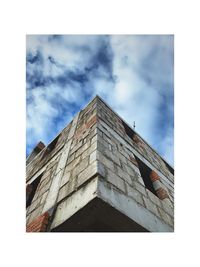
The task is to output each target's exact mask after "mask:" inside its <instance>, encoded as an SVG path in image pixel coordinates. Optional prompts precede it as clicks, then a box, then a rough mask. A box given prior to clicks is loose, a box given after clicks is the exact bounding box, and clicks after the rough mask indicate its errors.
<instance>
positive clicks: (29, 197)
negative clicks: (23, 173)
mask: <svg viewBox="0 0 200 267" xmlns="http://www.w3.org/2000/svg"><path fill="white" fill-rule="evenodd" d="M41 178H42V174H41V175H40V176H38V178H36V179H35V180H34V181H33V182H32V183H31V192H30V193H29V194H28V195H27V200H26V208H28V207H29V206H30V205H31V202H32V200H33V198H34V195H35V192H36V190H37V187H38V185H39V183H40V180H41Z"/></svg>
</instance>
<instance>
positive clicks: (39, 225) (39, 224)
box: [26, 212, 49, 232]
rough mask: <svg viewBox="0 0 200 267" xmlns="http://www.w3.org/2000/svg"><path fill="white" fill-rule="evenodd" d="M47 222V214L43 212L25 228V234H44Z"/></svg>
mask: <svg viewBox="0 0 200 267" xmlns="http://www.w3.org/2000/svg"><path fill="white" fill-rule="evenodd" d="M48 221H49V214H48V212H45V213H44V214H42V215H40V216H38V217H37V218H36V219H34V220H33V221H32V222H31V223H30V224H28V225H27V226H26V232H46V230H47V226H48Z"/></svg>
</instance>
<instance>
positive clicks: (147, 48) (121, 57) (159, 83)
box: [27, 35, 173, 162]
mask: <svg viewBox="0 0 200 267" xmlns="http://www.w3.org/2000/svg"><path fill="white" fill-rule="evenodd" d="M49 38H50V37H49V36H27V52H31V53H32V54H33V55H34V54H35V55H36V52H37V50H39V51H40V53H41V54H42V57H43V63H42V64H41V65H39V66H37V69H38V71H39V72H40V73H42V75H43V76H44V77H46V76H50V77H52V78H56V77H57V76H59V75H63V74H65V71H73V72H76V71H77V69H79V71H80V70H81V71H83V72H84V70H85V67H88V66H89V67H91V66H92V64H94V62H93V60H94V56H95V55H96V54H97V52H98V50H99V48H100V47H101V45H102V42H103V41H104V42H105V40H107V37H105V36H98V35H94V36H87V35H83V36H82V35H81V36H73V35H68V36H62V38H61V39H59V38H57V39H54V40H53V41H49ZM107 45H109V44H108V43H107ZM110 48H111V50H112V53H113V60H112V59H110V60H112V68H113V73H112V76H113V77H115V82H114V81H113V80H112V79H110V73H108V70H107V69H106V68H105V67H104V66H103V65H102V64H99V65H98V69H96V72H95V73H94V72H88V73H87V78H88V81H87V82H86V84H85V87H84V89H83V87H82V85H81V83H78V82H75V81H74V82H71V83H69V84H67V83H66V84H65V85H62V86H60V85H59V84H55V83H53V84H51V83H50V84H49V85H48V86H45V85H44V86H42V85H41V86H40V87H37V88H34V89H33V90H31V91H28V92H27V96H28V98H29V99H32V100H31V102H30V104H28V107H27V116H28V120H27V132H28V133H29V136H30V135H32V137H33V138H29V141H28V142H29V143H30V144H31V142H32V140H35V139H37V138H39V139H42V140H48V135H49V133H48V130H47V129H49V128H52V127H53V126H54V127H55V125H54V124H53V120H54V119H55V118H57V117H59V122H58V125H57V128H59V129H61V128H63V127H64V126H65V125H66V123H67V120H68V118H70V119H71V118H72V117H73V113H72V112H71V111H70V110H67V109H66V114H67V117H66V118H65V119H66V121H65V120H64V119H63V118H61V117H60V115H59V111H60V110H59V109H62V108H63V107H62V103H66V104H65V105H66V106H67V105H68V104H77V103H80V105H81V103H82V105H83V106H84V105H85V104H86V103H85V102H84V101H85V99H84V95H85V94H86V93H87V94H88V95H90V96H95V95H96V94H98V95H100V96H101V97H102V98H104V99H105V100H106V101H107V102H108V104H109V105H110V106H111V107H112V108H113V109H114V110H115V111H117V112H118V113H119V115H120V116H122V117H123V118H124V119H125V120H126V121H127V122H128V123H129V124H131V125H132V124H133V121H136V131H137V132H138V133H139V134H141V135H142V136H143V137H144V138H145V139H146V140H147V141H148V142H149V143H150V144H155V142H156V141H155V140H157V137H158V135H157V133H155V128H156V127H160V126H159V124H158V122H159V120H160V117H161V116H162V113H161V112H162V110H161V111H160V105H161V102H162V101H163V99H162V97H163V95H164V96H165V97H168V96H169V95H173V56H172V55H173V38H172V37H169V36H131V35H115V36H110ZM49 57H52V58H53V59H52V60H53V61H55V64H52V62H51V61H50V60H49ZM27 68H28V72H29V74H30V75H32V76H33V77H34V70H35V66H34V64H30V63H28V66H27ZM66 75H67V74H66ZM170 90H171V91H170ZM58 99H60V100H61V102H62V103H61V104H60V108H59V107H57V108H55V105H54V104H55V102H56V101H57V100H58ZM166 106H167V111H165V112H168V113H171V114H172V113H173V109H172V108H171V107H172V106H173V103H169V105H166ZM62 116H65V115H63V114H62ZM172 117H173V116H172ZM68 122H69V120H68ZM62 123H63V127H62ZM171 129H172V128H171V127H169V129H167V131H166V133H165V135H164V136H163V138H161V137H160V136H159V138H158V140H159V142H160V150H159V151H162V152H163V151H164V150H165V151H164V152H163V155H165V156H166V158H167V159H168V160H169V161H170V162H173V156H172V155H171V150H172V148H173V134H172V133H173V131H172V130H171ZM160 130H162V129H160ZM170 155H171V156H170Z"/></svg>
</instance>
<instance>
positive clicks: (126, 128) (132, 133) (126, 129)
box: [122, 121, 135, 140]
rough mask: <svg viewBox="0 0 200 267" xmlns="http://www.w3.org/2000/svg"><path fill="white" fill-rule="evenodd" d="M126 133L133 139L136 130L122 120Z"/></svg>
mask: <svg viewBox="0 0 200 267" xmlns="http://www.w3.org/2000/svg"><path fill="white" fill-rule="evenodd" d="M122 124H123V126H124V129H125V132H126V134H127V135H128V136H129V137H130V138H131V139H132V140H133V137H134V135H135V132H134V131H133V129H131V127H129V126H128V125H127V124H126V123H125V122H123V121H122Z"/></svg>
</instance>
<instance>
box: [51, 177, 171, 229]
mask: <svg viewBox="0 0 200 267" xmlns="http://www.w3.org/2000/svg"><path fill="white" fill-rule="evenodd" d="M96 198H97V199H98V201H97V200H96ZM134 198H136V200H134V199H133V198H130V197H128V196H126V195H125V194H123V193H122V192H120V191H118V190H116V188H115V187H113V186H112V185H111V184H108V183H106V182H105V181H103V180H102V179H101V178H98V177H96V178H94V179H93V180H91V181H90V182H89V183H88V184H86V185H85V186H84V187H82V188H81V189H79V190H78V191H77V192H75V193H74V194H72V195H71V196H70V197H68V198H67V199H66V200H64V201H63V202H61V203H60V204H59V205H58V207H57V210H56V213H55V217H54V220H53V222H52V225H51V229H52V231H66V232H67V231H93V230H94V231H97V230H98V231H111V232H112V231H116V232H120V231H135V232H136V231H139V232H144V231H149V232H173V228H172V227H170V226H169V225H168V224H166V223H165V222H164V221H162V220H161V219H160V218H159V217H157V216H156V215H155V214H153V213H151V211H149V210H147V209H145V208H144V207H143V206H141V205H140V204H139V202H140V201H141V199H139V200H138V202H137V198H138V195H136V196H134ZM94 200H95V201H94ZM89 203H90V204H89ZM99 203H101V204H99ZM87 204H89V205H88V206H87ZM97 206H98V207H99V208H97ZM108 210H109V211H110V212H109V213H108ZM73 216H74V217H73ZM116 219H117V220H116ZM73 221H74V222H73ZM122 221H126V223H122ZM72 222H73V223H72ZM95 227H96V228H95Z"/></svg>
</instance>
